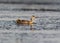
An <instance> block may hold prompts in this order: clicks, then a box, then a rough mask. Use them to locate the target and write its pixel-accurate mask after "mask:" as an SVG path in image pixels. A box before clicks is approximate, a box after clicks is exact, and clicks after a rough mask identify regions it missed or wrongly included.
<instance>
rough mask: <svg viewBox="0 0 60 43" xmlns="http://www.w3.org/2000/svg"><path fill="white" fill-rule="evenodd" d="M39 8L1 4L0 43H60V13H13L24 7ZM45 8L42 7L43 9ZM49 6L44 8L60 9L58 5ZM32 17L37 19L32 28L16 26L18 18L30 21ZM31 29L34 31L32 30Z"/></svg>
mask: <svg viewBox="0 0 60 43" xmlns="http://www.w3.org/2000/svg"><path fill="white" fill-rule="evenodd" d="M16 6H18V7H16ZM20 6H21V7H20ZM26 6H27V7H26ZM37 6H38V5H36V6H35V5H34V6H31V7H29V5H8V4H6V5H4V4H0V9H2V10H0V43H60V12H52V11H50V12H49V11H45V12H43V11H12V9H16V8H19V9H21V8H22V7H23V8H24V7H25V8H32V9H33V8H40V7H37ZM44 6H45V5H41V8H42V7H44ZM49 6H50V7H49ZM49 6H47V5H46V6H45V7H44V8H53V9H57V8H58V9H59V6H58V5H54V6H53V5H49ZM55 6H56V7H55ZM3 9H5V10H3ZM6 9H9V10H6ZM32 15H34V16H36V17H37V18H35V20H34V22H35V23H36V24H33V25H32V26H30V25H17V24H16V20H17V19H18V18H19V19H24V20H30V18H31V16H32ZM31 28H32V29H34V30H33V31H32V30H30V29H31Z"/></svg>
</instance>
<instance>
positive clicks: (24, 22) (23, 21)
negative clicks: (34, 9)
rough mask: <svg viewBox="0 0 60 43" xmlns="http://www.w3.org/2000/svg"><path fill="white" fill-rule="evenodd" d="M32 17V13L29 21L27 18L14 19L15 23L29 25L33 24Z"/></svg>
mask: <svg viewBox="0 0 60 43" xmlns="http://www.w3.org/2000/svg"><path fill="white" fill-rule="evenodd" d="M34 19H35V16H34V15H32V17H31V19H30V21H29V20H20V19H17V20H16V23H17V24H28V25H31V24H33V20H34Z"/></svg>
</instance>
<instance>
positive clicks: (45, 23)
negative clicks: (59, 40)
mask: <svg viewBox="0 0 60 43" xmlns="http://www.w3.org/2000/svg"><path fill="white" fill-rule="evenodd" d="M22 18H23V19H27V20H29V19H30V17H28V16H27V17H25V16H24V17H22ZM34 22H35V23H36V24H33V25H17V24H16V21H14V20H10V21H6V20H0V29H7V30H15V29H18V30H30V29H34V30H42V29H43V30H58V29H60V17H58V16H41V17H38V18H36V19H35V20H34Z"/></svg>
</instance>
